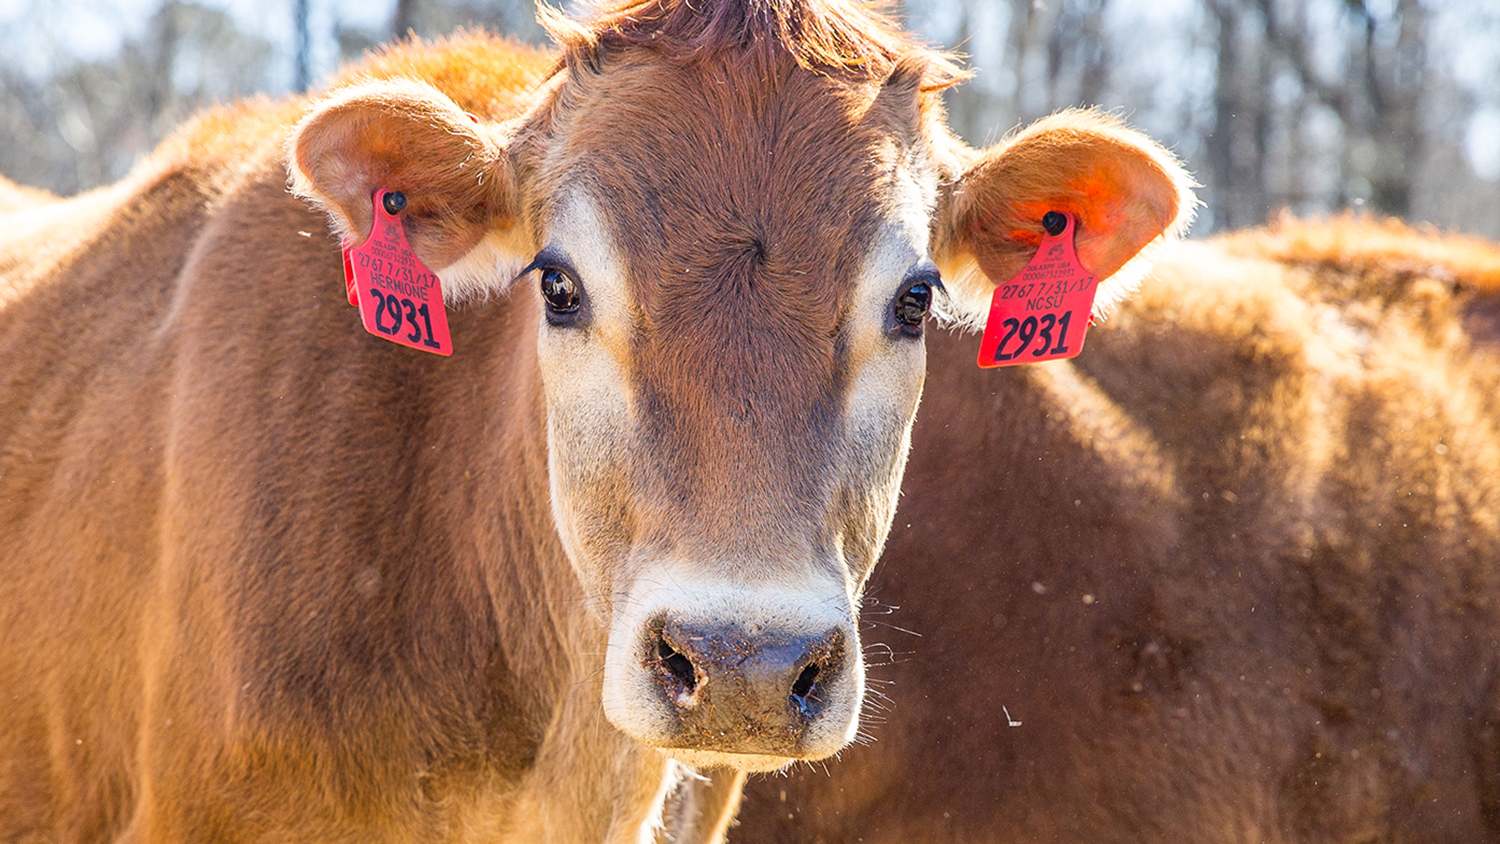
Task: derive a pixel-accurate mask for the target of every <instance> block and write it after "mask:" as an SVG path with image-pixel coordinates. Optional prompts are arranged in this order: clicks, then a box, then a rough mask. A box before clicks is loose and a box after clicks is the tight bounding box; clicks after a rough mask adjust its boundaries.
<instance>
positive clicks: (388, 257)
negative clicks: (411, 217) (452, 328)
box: [343, 189, 453, 355]
mask: <svg viewBox="0 0 1500 844" xmlns="http://www.w3.org/2000/svg"><path fill="white" fill-rule="evenodd" d="M405 207H406V196H405V194H402V193H400V192H399V191H387V190H384V189H380V190H377V191H375V225H374V227H372V228H371V229H370V236H369V237H368V238H366V239H365V242H364V243H362V244H360V245H359V246H356V247H354V248H352V249H351V248H349V245H348V242H347V241H346V242H345V243H344V249H343V251H344V285H345V290H346V292H347V293H348V295H349V304H351V305H354V306H356V307H358V308H359V318H360V321H361V322H363V323H364V326H365V330H366V331H368V332H370V333H371V334H374V335H375V336H376V337H382V338H384V339H386V340H390V341H391V342H392V343H400V344H401V345H403V346H410V347H412V348H413V349H420V350H422V351H424V352H433V353H435V354H439V355H451V354H453V340H452V339H451V338H450V337H449V336H448V311H447V310H446V309H445V308H444V307H443V286H442V282H441V281H440V280H439V279H438V277H437V273H435V272H433V271H432V270H430V269H428V268H427V265H426V264H423V263H422V261H421V259H419V258H418V257H417V253H415V252H413V251H412V250H411V245H410V244H408V243H407V242H406V229H405V227H403V226H402V224H401V217H400V213H401V211H402V209H404V208H405Z"/></svg>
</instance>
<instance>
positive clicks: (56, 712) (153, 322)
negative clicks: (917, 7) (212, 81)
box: [0, 0, 1192, 842]
mask: <svg viewBox="0 0 1500 844" xmlns="http://www.w3.org/2000/svg"><path fill="white" fill-rule="evenodd" d="M553 29H554V32H555V34H556V35H557V37H558V38H559V40H560V42H561V43H562V46H563V50H562V53H561V56H560V57H552V56H548V55H544V54H541V53H536V52H532V51H528V50H524V49H521V48H518V47H515V46H514V45H510V44H506V43H503V42H497V41H493V40H490V39H486V38H483V37H479V36H466V37H462V38H459V39H457V40H455V41H453V42H451V43H448V44H444V45H440V46H437V47H423V46H420V45H408V46H405V47H401V48H397V49H395V50H393V51H391V52H388V53H386V54H384V55H382V56H380V57H377V58H375V59H374V60H372V61H371V62H369V63H368V64H366V65H365V66H363V67H362V68H359V69H357V70H355V71H353V72H352V73H351V74H350V75H349V76H348V77H347V79H346V81H344V82H341V83H339V84H338V85H336V86H335V88H334V89H333V90H332V91H331V92H330V93H328V94H327V95H326V96H324V97H321V98H319V99H318V100H316V101H314V102H312V103H311V104H310V107H309V103H307V102H302V101H288V102H279V103H273V102H264V101H261V102H252V103H247V104H244V105H240V106H236V107H232V108H227V109H223V110H220V111H217V112H214V113H211V114H208V115H206V116H204V117H202V118H199V119H198V120H197V121H196V122H194V123H193V124H192V125H190V126H188V127H186V128H185V129H183V130H182V131H181V132H179V133H178V134H177V135H176V136H175V137H174V138H173V139H171V140H169V141H168V142H167V143H166V144H164V145H163V147H162V148H161V149H160V150H159V151H157V152H156V153H155V154H154V155H153V156H152V157H151V158H150V159H149V160H147V161H146V162H144V163H143V164H142V165H140V167H138V168H137V169H136V171H135V172H134V173H133V174H132V175H131V176H130V177H128V178H127V179H126V180H125V181H124V182H122V183H121V184H119V185H116V186H114V187H110V188H106V189H103V190H100V191H97V192H93V193H90V194H87V195H84V196H81V197H78V198H75V199H71V200H67V201H63V202H51V203H47V202H43V203H42V204H40V205H37V206H36V207H34V208H30V209H27V210H24V211H20V212H17V213H12V214H9V215H7V216H6V217H4V218H3V219H0V231H3V232H4V235H3V237H4V240H3V241H0V267H3V268H4V272H5V275H4V279H3V281H0V306H3V309H0V360H3V361H4V365H3V368H0V538H3V541H0V634H3V640H4V642H5V646H4V648H3V649H0V690H3V694H4V695H6V696H7V697H6V698H5V703H4V706H3V707H0V835H3V836H4V837H5V838H6V839H7V840H28V841H41V840H46V841H70V842H71V841H122V842H123V841H129V842H148V841H152V842H154V841H195V842H197V841H251V840H276V841H283V840H304V841H335V840H337V841H354V840H358V841H361V842H368V841H383V840H391V841H397V840H399V841H438V840H469V839H481V838H482V839H485V840H499V841H528V842H530V841H536V840H551V841H567V842H582V841H603V840H607V841H616V842H626V841H638V840H641V839H642V838H643V837H648V836H649V835H650V834H651V830H652V827H653V825H654V821H655V818H656V816H657V815H658V813H659V812H660V810H661V807H662V805H663V795H664V794H666V793H667V792H669V791H670V790H671V789H672V788H673V787H674V784H675V783H676V781H677V779H678V778H679V777H680V776H681V775H682V774H683V772H684V770H685V767H684V766H685V765H704V766H721V765H727V766H730V767H732V768H737V769H740V770H765V769H773V768H777V767H781V766H783V765H786V764H788V763H790V762H792V761H794V760H798V759H818V758H822V757H825V756H827V755H828V754H830V753H833V752H834V751H836V750H838V749H839V748H841V747H843V746H844V744H845V743H846V742H847V741H848V740H849V739H850V738H851V736H852V735H853V733H854V731H855V729H856V725H857V714H858V712H859V710H860V708H861V704H862V699H863V694H864V682H863V673H864V668H863V660H862V655H861V646H860V639H859V635H858V632H857V626H856V625H857V621H858V612H857V607H858V600H859V596H860V594H861V592H862V589H863V586H864V583H865V579H866V577H867V576H868V574H869V572H870V570H871V568H872V566H873V564H874V562H875V558H876V556H877V554H878V552H879V549H880V548H881V546H882V544H883V542H884V540H885V538H886V534H887V532H888V530H889V527H890V519H891V514H892V512H893V511H894V509H895V504H896V491H897V487H898V484H899V481H900V478H901V473H902V469H903V466H904V462H905V453H906V449H907V445H908V442H909V439H908V437H909V432H910V425H911V421H912V418H913V414H914V412H915V409H916V403H917V398H918V393H919V392H920V389H921V386H922V382H923V372H924V366H925V358H924V346H923V342H922V326H923V322H924V318H925V316H926V315H927V312H928V310H929V307H931V306H932V305H933V304H934V299H935V297H936V300H937V302H938V303H939V304H942V305H943V306H944V307H946V308H948V309H949V310H950V311H951V313H952V315H953V316H955V317H956V318H974V317H975V316H977V315H978V314H979V313H980V312H981V311H982V308H983V306H984V304H985V302H986V300H987V298H988V295H989V293H990V291H991V290H992V289H993V282H992V281H991V279H1007V278H1009V277H1010V276H1011V274H1013V273H1015V272H1016V271H1017V270H1018V269H1020V267H1021V265H1022V264H1024V263H1025V262H1026V261H1027V260H1028V258H1029V257H1030V255H1031V253H1032V252H1033V251H1034V250H1035V248H1036V246H1037V244H1038V242H1039V241H1040V238H1041V236H1042V231H1043V226H1042V220H1043V218H1044V215H1045V214H1046V213H1047V212H1048V211H1059V212H1066V213H1071V214H1072V215H1074V216H1075V217H1076V219H1077V225H1078V247H1079V254H1080V256H1081V258H1082V260H1083V262H1084V264H1085V265H1086V266H1087V267H1088V268H1089V270H1091V271H1092V272H1094V273H1095V274H1096V275H1097V276H1099V277H1100V278H1106V277H1110V276H1111V275H1113V274H1115V273H1116V271H1117V270H1120V269H1121V268H1122V267H1123V266H1124V265H1125V264H1126V262H1127V261H1128V260H1130V259H1131V258H1132V256H1134V255H1135V254H1136V253H1137V252H1138V251H1139V250H1141V249H1142V247H1144V246H1146V245H1147V244H1148V243H1149V242H1151V241H1153V240H1155V239H1157V238H1158V237H1159V236H1160V235H1161V234H1162V233H1163V232H1169V233H1170V232H1173V231H1176V230H1177V229H1178V228H1180V226H1181V225H1182V223H1183V220H1184V218H1185V217H1186V216H1187V214H1188V212H1189V210H1190V209H1191V206H1192V202H1191V198H1190V196H1189V194H1188V191H1187V186H1188V181H1187V179H1186V177H1185V175H1184V174H1183V172H1182V171H1181V169H1180V168H1179V167H1178V165H1177V164H1176V163H1175V161H1174V160H1173V159H1172V157H1171V156H1170V155H1168V154H1167V153H1166V152H1164V151H1163V150H1162V149H1160V148H1159V147H1157V146H1156V145H1154V144H1152V143H1151V142H1150V141H1148V140H1146V139H1145V138H1142V137H1141V136H1139V135H1137V134H1134V133H1132V132H1129V131H1127V130H1125V129H1123V128H1121V127H1120V126H1119V125H1118V124H1117V123H1116V122H1115V121H1112V120H1110V119H1107V118H1104V117H1100V116H1097V115H1092V114H1087V113H1074V114H1068V115H1063V116H1060V117H1058V118H1054V119H1052V120H1049V121H1046V122H1043V123H1041V124H1038V125H1037V126H1035V127H1033V128H1032V129H1030V130H1028V131H1026V132H1024V133H1022V134H1020V135H1017V136H1016V137H1014V138H1011V139H1008V140H1007V141H1005V142H1003V143H1001V144H999V145H997V146H995V147H994V148H992V149H990V150H987V151H983V152H976V151H973V150H970V149H968V148H966V147H964V146H963V145H961V144H959V143H958V142H957V141H955V140H954V139H953V138H952V137H951V136H950V135H949V134H948V132H947V131H946V129H945V128H944V127H943V123H942V113H941V109H940V105H939V100H938V89H940V88H941V87H943V86H944V85H947V84H950V83H952V82H953V81H955V80H956V79H957V78H958V76H959V75H960V74H959V72H958V71H957V70H956V68H955V67H954V65H953V64H952V63H951V61H950V60H949V59H948V58H946V57H944V56H943V55H940V54H938V53H934V52H932V51H930V50H927V49H924V48H922V47H920V46H918V45H916V44H914V43H913V42H911V41H909V40H908V39H906V38H905V37H904V36H903V35H901V34H899V33H898V32H897V31H896V30H895V29H893V28H892V27H891V26H890V25H889V24H888V23H887V22H886V21H885V20H884V19H882V18H880V17H878V16H876V15H874V14H872V13H870V12H867V11H865V10H863V9H861V8H858V7H855V6H852V5H847V4H845V3H842V2H837V0H717V2H716V1H715V0H692V2H688V0H662V2H658V0H642V2H634V3H631V4H628V5H624V6H621V7H619V8H616V9H613V10H610V11H607V12H603V13H601V14H600V16H599V17H598V18H597V19H596V20H594V21H593V22H591V23H589V24H587V25H581V24H572V23H568V22H565V21H560V20H559V21H553ZM299 120H300V122H299ZM288 173H290V176H291V183H292V188H293V191H294V192H295V193H296V194H297V195H298V196H300V197H302V199H298V198H297V197H296V196H293V195H291V194H289V193H288V192H287V189H286V180H287V175H288ZM397 193H399V194H400V195H401V197H400V198H399V199H398V198H397V197H396V196H395V194H397ZM303 200H306V202H304V201H303ZM375 202H379V203H380V206H379V214H380V215H385V216H379V215H378V214H377V207H376V206H375V205H374V203H375ZM309 206H311V207H309ZM325 220H327V221H331V223H332V233H333V234H334V235H336V236H338V237H343V238H347V239H348V240H349V242H350V243H351V245H359V244H361V243H363V244H365V245H363V246H359V249H361V250H365V249H369V250H374V251H373V252H371V251H365V252H361V253H359V254H361V255H362V256H363V257H364V259H369V260H371V261H376V260H378V261H380V262H382V263H380V264H379V265H376V264H373V263H372V264H369V265H366V264H359V265H357V266H356V271H359V270H360V268H361V267H363V268H365V269H368V270H370V271H371V272H377V271H378V272H381V273H385V274H383V275H381V276H379V277H378V278H377V276H374V275H372V276H370V281H371V286H370V287H368V288H363V287H356V289H355V291H354V292H355V294H356V295H357V297H358V299H359V301H360V302H361V309H362V310H361V313H362V314H364V315H365V316H366V317H368V316H369V311H368V310H365V309H366V307H367V306H368V307H370V308H374V309H375V310H374V316H373V320H374V326H373V327H374V328H375V329H376V330H378V331H381V332H384V333H387V334H390V333H392V332H393V331H395V329H391V328H390V325H398V326H399V325H402V324H403V320H404V324H406V325H407V326H408V327H409V328H410V329H411V331H412V333H411V334H403V336H405V337H406V339H407V340H408V341H411V342H417V341H418V340H420V343H419V345H420V344H421V343H428V342H432V343H436V344H437V345H438V346H439V347H440V348H441V347H442V346H443V341H441V340H438V339H437V337H436V335H435V334H434V331H433V328H431V327H430V326H429V327H427V328H426V336H425V338H424V337H423V334H422V331H421V330H418V329H417V328H416V325H417V322H416V319H417V317H416V315H415V303H414V302H413V301H412V297H414V296H415V297H416V298H417V299H419V300H421V307H422V309H423V310H422V312H421V313H422V318H423V319H424V320H425V319H428V318H429V317H434V318H435V321H436V322H438V323H439V324H442V318H441V316H442V313H443V311H442V310H441V307H442V305H443V303H444V301H446V304H447V305H448V306H449V308H450V309H451V311H450V312H448V315H447V318H446V322H447V325H448V327H449V329H451V337H452V346H453V348H454V350H455V353H454V354H453V355H452V356H451V357H438V356H433V355H426V354H423V353H421V352H419V351H414V350H412V349H408V348H405V347H400V346H397V345H395V344H393V343H387V342H384V341H383V340H381V339H378V338H375V337H371V336H369V335H368V334H366V333H365V332H363V331H362V330H361V329H360V322H359V319H358V318H356V315H355V312H354V311H353V310H352V309H350V308H349V307H348V306H347V305H346V304H344V300H345V295H346V290H345V288H344V286H343V285H341V284H340V278H341V272H340V265H341V261H340V255H339V251H340V250H339V246H338V243H339V241H338V238H337V237H330V236H329V230H328V228H326V227H325ZM376 220H380V221H381V222H380V224H379V226H374V225H373V224H374V221H376ZM402 232H404V235H402ZM399 236H404V237H405V238H406V239H407V240H408V241H409V242H410V245H411V249H412V250H414V252H415V255H416V256H417V257H418V258H420V259H421V261H422V262H423V263H424V264H425V265H426V266H428V267H431V268H433V269H435V270H436V275H437V277H438V278H439V279H440V280H441V284H442V291H441V292H435V291H433V289H432V288H431V286H430V284H429V281H430V277H429V276H428V275H426V274H424V273H422V272H421V268H420V267H417V266H416V265H415V264H412V265H410V266H408V267H407V269H411V270H413V275H412V277H411V278H403V277H400V276H392V275H391V274H389V273H386V271H385V270H384V269H382V268H383V267H384V266H385V263H384V262H387V261H392V260H396V261H398V262H399V261H404V260H407V257H406V252H405V251H404V247H401V246H399V245H393V246H390V247H389V248H388V249H387V247H382V246H380V245H379V244H382V243H387V242H388V241H389V243H391V244H398V237H399ZM367 238H368V241H367ZM371 243H374V244H376V245H375V246H371V245H370V244H371ZM380 249H387V253H386V254H385V256H384V257H382V253H380V252H379V250H380ZM372 255H373V257H372ZM398 266H399V264H398ZM938 266H943V267H945V268H947V269H948V270H949V279H948V281H947V287H946V294H947V295H946V296H944V295H941V294H942V293H943V291H944V288H943V287H942V283H941V282H940V281H939V279H938V275H937V268H938ZM1123 275H1126V274H1125V273H1121V274H1120V275H1117V276H1115V279H1116V280H1112V281H1111V282H1110V283H1109V285H1107V289H1106V290H1104V291H1103V292H1102V293H1101V295H1102V296H1103V297H1104V298H1105V299H1106V300H1108V299H1110V298H1113V297H1117V296H1118V295H1119V293H1120V292H1121V289H1122V282H1120V281H1118V279H1119V278H1120V277H1121V276H1123ZM523 278H524V279H528V280H529V281H528V282H526V283H519V282H518V280H519V279H523ZM377 282H378V286H376V285H377ZM518 283H519V286H517V284H518ZM382 288H384V290H382ZM418 290H421V291H425V292H427V293H428V294H429V298H427V299H422V297H421V293H419V292H417V291H418ZM398 296H400V297H405V298H404V299H400V298H398ZM372 302H378V303H379V304H378V305H373V304H371V303H372ZM431 309H437V311H436V314H435V315H434V314H433V313H432V312H431ZM398 315H399V318H398ZM382 319H388V320H394V322H392V323H390V324H387V323H383V322H381V320H382Z"/></svg>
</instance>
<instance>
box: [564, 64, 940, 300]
mask: <svg viewBox="0 0 1500 844" xmlns="http://www.w3.org/2000/svg"><path fill="white" fill-rule="evenodd" d="M575 84H578V85H579V86H580V87H581V88H582V89H583V90H582V92H581V94H580V95H575V96H572V97H567V98H566V99H567V100H569V101H570V109H569V110H570V111H571V112H572V113H571V114H569V115H566V116H565V117H564V119H563V121H562V122H563V124H564V125H565V127H566V128H565V130H564V131H563V132H561V133H560V141H561V145H562V149H560V150H559V151H558V153H559V155H560V157H561V159H562V160H561V161H560V162H559V163H563V164H564V166H566V168H567V170H568V172H569V179H570V180H572V181H576V182H577V183H579V185H578V186H579V187H581V188H582V189H583V190H585V191H586V192H588V193H589V194H590V195H591V196H592V197H593V198H594V199H595V201H596V202H597V203H598V204H599V205H600V207H601V209H602V210H603V212H604V216H605V217H606V218H607V222H608V223H609V224H610V226H611V228H612V230H613V232H612V233H613V235H614V238H615V240H616V242H617V243H618V245H619V248H620V251H621V253H622V254H623V255H624V256H626V257H627V259H628V260H627V262H628V264H629V266H628V270H629V275H630V279H629V283H630V288H631V292H632V299H633V300H634V301H635V303H636V305H637V307H638V308H639V314H640V316H641V317H642V319H643V325H642V327H643V328H646V329H648V330H649V329H650V328H651V327H652V326H653V325H656V324H679V323H680V319H679V317H681V316H684V315H690V314H692V313H694V312H698V311H701V310H702V309H703V308H704V307H705V306H707V305H709V304H711V303H712V302H719V303H723V302H724V298H725V296H726V294H728V295H730V296H735V295H736V294H739V298H742V299H747V300H749V301H747V302H746V306H747V307H749V308H756V307H762V308H764V309H766V310H765V311H764V315H765V316H766V317H771V316H772V314H771V313H770V311H771V310H784V307H777V306H776V305H775V304H774V303H776V302H800V303H801V304H802V307H803V308H804V309H805V311H804V312H803V313H801V314H800V315H799V318H800V319H803V320H810V321H812V322H815V323H817V324H819V325H821V326H823V328H824V330H827V329H828V328H829V327H830V326H831V325H832V323H833V322H834V321H836V320H837V318H838V315H839V314H840V313H842V312H843V311H844V309H845V307H846V305H847V301H848V298H849V296H850V295H851V292H852V289H853V283H854V279H855V278H856V276H857V275H858V273H859V271H860V269H861V266H862V264H863V262H864V261H865V260H866V258H867V256H868V253H869V252H870V250H871V249H872V246H873V244H874V241H875V240H876V239H877V235H878V234H879V232H880V231H881V230H882V227H883V223H884V222H885V221H886V220H887V219H888V218H890V217H892V216H895V215H896V214H898V213H899V212H898V211H897V210H896V206H897V205H899V204H900V203H899V198H898V194H900V193H901V191H900V190H899V189H898V186H899V184H900V183H901V182H902V180H903V179H904V178H909V173H905V172H904V171H905V170H909V169H910V168H909V167H907V166H906V165H907V164H908V162H909V159H910V156H911V154H912V147H913V146H914V145H915V144H916V139H915V138H912V137H909V136H907V135H906V134H904V133H903V131H902V129H903V121H902V120H901V116H900V115H899V114H893V113H892V111H893V106H892V104H890V103H888V102H884V101H882V100H881V97H880V93H881V89H880V86H879V85H877V84H870V83H863V84H851V83H846V82H841V81H837V80H833V79H830V78H828V77H826V76H823V75H820V74H816V73H813V72H811V71H808V70H805V69H803V68H800V67H798V66H797V65H796V64H795V63H794V62H792V61H790V60H785V61H780V62H772V63H769V64H766V65H757V64H756V63H752V62H734V61H730V60H720V61H695V62H679V63H671V62H664V61H658V62H653V63H624V64H622V65H621V66H616V67H607V68H605V69H604V70H603V71H602V72H600V73H599V74H597V75H596V76H593V77H589V78H585V79H582V80H578V81H577V82H576V83H575ZM904 105H905V106H906V107H907V108H910V109H915V103H906V104H904ZM906 123H907V124H909V123H910V121H909V120H908V121H906ZM810 294H811V295H810ZM749 316H751V318H752V319H753V318H754V314H750V315H749ZM785 316H786V315H785V314H780V315H778V316H777V318H778V319H780V318H785Z"/></svg>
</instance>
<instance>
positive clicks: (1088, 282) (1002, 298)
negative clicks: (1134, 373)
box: [979, 211, 1099, 369]
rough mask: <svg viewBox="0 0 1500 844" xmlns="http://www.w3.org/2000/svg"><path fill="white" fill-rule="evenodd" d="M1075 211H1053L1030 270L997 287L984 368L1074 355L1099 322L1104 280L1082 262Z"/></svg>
mask: <svg viewBox="0 0 1500 844" xmlns="http://www.w3.org/2000/svg"><path fill="white" fill-rule="evenodd" d="M1075 225H1076V221H1075V219H1074V217H1073V215H1072V214H1064V213H1061V212H1058V211H1048V212H1047V215H1046V216H1045V217H1043V218H1042V227H1043V228H1044V229H1046V231H1047V236H1046V237H1044V238H1042V244H1041V245H1040V246H1038V247H1037V250H1036V255H1035V256H1034V257H1033V258H1032V259H1031V263H1029V264H1027V265H1026V268H1025V269H1023V270H1021V271H1020V272H1019V273H1017V274H1016V277H1015V278H1013V279H1011V280H1010V282H1009V283H1007V284H1002V285H1000V286H999V287H998V288H996V289H995V295H994V297H993V298H991V299H990V316H989V319H987V320H986V321H985V323H984V339H982V340H980V341H979V365H980V366H981V367H983V368H986V369H988V368H990V367H996V366H1011V365H1013V364H1017V363H1040V362H1041V361H1044V360H1058V359H1059V358H1070V357H1073V356H1075V355H1077V354H1078V353H1079V352H1081V351H1083V336H1084V334H1086V333H1087V332H1088V329H1089V326H1090V325H1091V324H1092V323H1093V319H1092V315H1093V310H1094V294H1095V293H1097V292H1098V291H1099V282H1098V279H1096V278H1095V277H1094V275H1093V274H1092V273H1090V272H1089V271H1088V270H1085V269H1084V268H1083V265H1082V264H1080V263H1078V252H1077V250H1076V249H1075V248H1074V245H1073V232H1074V227H1075Z"/></svg>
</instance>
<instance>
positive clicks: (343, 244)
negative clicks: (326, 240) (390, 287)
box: [339, 237, 359, 308]
mask: <svg viewBox="0 0 1500 844" xmlns="http://www.w3.org/2000/svg"><path fill="white" fill-rule="evenodd" d="M353 244H354V241H352V240H350V239H349V238H347V237H346V238H344V239H342V240H340V241H339V251H340V252H343V253H344V293H345V295H347V296H348V297H349V304H351V305H353V306H354V307H356V308H357V307H359V285H357V284H355V283H354V259H353V258H351V257H349V253H350V252H352V251H354V246H353Z"/></svg>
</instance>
